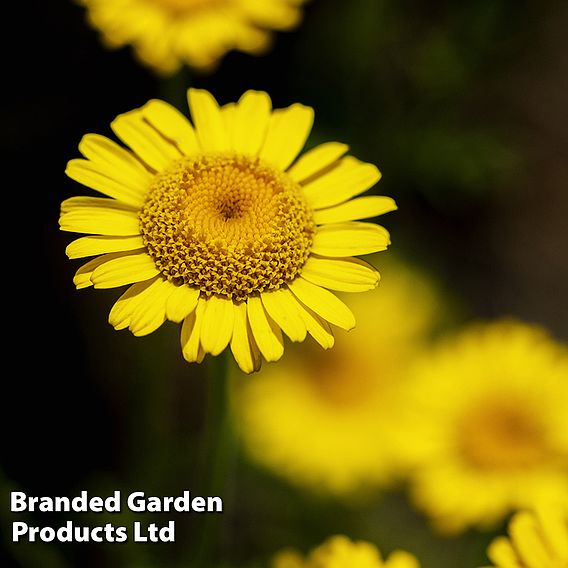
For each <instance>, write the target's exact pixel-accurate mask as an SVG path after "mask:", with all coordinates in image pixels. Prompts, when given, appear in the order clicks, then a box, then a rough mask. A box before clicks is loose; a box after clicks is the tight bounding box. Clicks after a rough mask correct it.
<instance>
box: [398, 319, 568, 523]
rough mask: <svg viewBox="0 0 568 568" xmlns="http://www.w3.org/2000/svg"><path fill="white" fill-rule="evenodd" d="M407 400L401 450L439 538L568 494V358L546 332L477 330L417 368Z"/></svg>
mask: <svg viewBox="0 0 568 568" xmlns="http://www.w3.org/2000/svg"><path fill="white" fill-rule="evenodd" d="M405 392H406V404H405V406H404V413H402V414H401V416H400V429H399V431H398V432H399V437H400V439H399V443H398V444H397V445H396V447H397V449H398V451H399V452H400V454H401V455H403V456H404V457H403V459H406V460H407V463H408V464H409V466H410V469H409V482H410V493H411V495H412V499H413V502H414V503H415V504H416V506H417V507H418V508H419V509H420V510H422V511H423V512H425V513H426V514H427V515H428V516H430V517H431V518H432V519H433V521H434V524H435V526H437V527H438V528H439V529H440V530H442V531H448V532H455V531H461V530H463V529H465V528H468V527H470V526H478V527H482V528H487V527H490V526H492V525H494V524H495V523H496V522H498V521H500V520H501V519H503V518H504V517H505V516H506V515H507V514H509V513H510V512H511V511H514V510H518V509H521V508H525V507H530V506H532V504H533V503H534V502H536V501H538V500H539V499H541V498H543V495H545V494H546V495H548V496H551V498H555V497H558V496H561V495H565V494H566V492H567V491H568V412H566V409H567V408H568V350H567V349H566V347H565V346H563V345H561V344H559V343H557V342H555V341H554V340H553V339H552V338H551V337H550V336H549V335H548V334H547V333H546V332H545V331H544V330H543V329H541V328H539V327H536V326H531V325H528V324H523V323H520V322H515V321H498V322H493V323H487V324H477V325H473V326H471V327H470V328H467V329H465V330H464V331H463V332H461V333H460V334H459V335H457V336H456V337H453V338H449V339H448V340H446V341H445V342H443V343H442V344H441V345H440V346H439V347H438V348H436V350H434V351H433V352H432V353H431V354H428V355H426V356H425V358H424V359H423V360H421V361H420V362H419V363H417V365H416V367H415V369H414V370H413V371H412V372H411V377H410V380H409V383H408V385H407V389H406V390H405Z"/></svg>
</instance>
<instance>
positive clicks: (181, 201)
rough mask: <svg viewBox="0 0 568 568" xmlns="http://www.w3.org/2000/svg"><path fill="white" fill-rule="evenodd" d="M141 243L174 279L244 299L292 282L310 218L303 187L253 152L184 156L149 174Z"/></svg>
mask: <svg viewBox="0 0 568 568" xmlns="http://www.w3.org/2000/svg"><path fill="white" fill-rule="evenodd" d="M140 228H141V232H142V237H143V239H144V243H145V245H146V247H147V249H148V253H149V255H150V256H151V257H152V259H153V260H154V262H155V263H156V266H157V267H158V269H159V270H160V271H161V272H162V274H163V275H164V276H165V277H166V278H167V279H168V280H171V281H174V282H176V283H182V282H183V283H185V284H188V285H189V286H193V287H197V288H199V289H200V290H201V291H202V292H204V293H205V294H207V295H209V296H210V295H213V294H220V295H222V296H226V297H228V298H231V299H234V300H238V301H241V300H245V299H246V298H248V297H249V296H251V295H252V294H255V293H259V292H264V291H268V290H276V289H278V288H280V287H282V286H283V285H284V284H285V283H286V282H290V281H291V280H293V279H294V278H295V277H296V276H297V275H298V273H299V272H300V270H301V268H302V266H303V265H304V263H305V262H306V260H307V259H308V256H309V253H310V249H311V246H312V239H313V235H314V231H315V224H314V221H313V216H312V212H311V210H310V208H309V207H308V205H307V203H306V201H305V199H304V196H303V192H302V189H301V188H300V186H299V185H298V184H297V183H295V182H294V181H293V180H292V179H291V178H290V177H288V176H287V175H286V174H284V173H282V172H279V171H277V170H275V169H274V168H272V167H270V166H269V165H267V164H265V163H264V162H263V161H261V160H260V159H258V158H248V157H243V156H237V155H224V154H223V155H214V156H199V157H192V158H183V159H181V160H179V161H177V162H175V163H174V164H173V166H172V167H171V168H170V169H169V170H167V171H165V172H162V173H160V174H158V175H156V177H155V178H154V181H153V183H152V185H151V187H150V191H149V194H148V197H147V199H146V202H145V203H144V205H143V207H142V210H141V211H140Z"/></svg>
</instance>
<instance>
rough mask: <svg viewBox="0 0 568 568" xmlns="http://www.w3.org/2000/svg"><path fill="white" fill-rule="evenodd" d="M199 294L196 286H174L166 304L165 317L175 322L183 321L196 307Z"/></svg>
mask: <svg viewBox="0 0 568 568" xmlns="http://www.w3.org/2000/svg"><path fill="white" fill-rule="evenodd" d="M200 294H201V292H200V291H199V289H198V288H191V287H190V286H187V284H182V285H181V286H176V287H175V288H174V290H173V292H172V293H171V295H170V297H169V298H168V302H167V304H166V316H167V318H168V319H169V320H171V321H175V322H176V323H179V322H181V321H183V320H184V319H185V318H186V317H187V316H188V315H189V314H190V313H191V312H192V311H193V310H195V308H196V307H197V301H198V300H199V295H200Z"/></svg>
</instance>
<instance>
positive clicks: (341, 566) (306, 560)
mask: <svg viewBox="0 0 568 568" xmlns="http://www.w3.org/2000/svg"><path fill="white" fill-rule="evenodd" d="M271 568H420V563H419V562H418V560H417V559H416V558H415V557H414V556H413V555H412V554H409V553H408V552H405V551H402V550H396V551H394V552H393V553H392V554H391V555H390V556H389V557H388V559H386V560H383V559H382V557H381V553H380V552H379V550H378V549H377V547H376V546H375V545H374V544H371V543H370V542H365V541H355V542H354V541H352V540H350V539H349V538H347V537H346V536H343V535H337V536H333V537H331V538H329V539H328V540H327V541H325V542H324V543H323V544H321V545H320V546H318V547H317V548H315V549H314V550H312V551H311V552H310V553H309V554H308V555H307V556H306V557H304V556H302V555H301V554H300V553H299V552H297V551H295V550H283V551H281V552H279V553H278V554H276V555H275V556H274V558H273V560H272V563H271Z"/></svg>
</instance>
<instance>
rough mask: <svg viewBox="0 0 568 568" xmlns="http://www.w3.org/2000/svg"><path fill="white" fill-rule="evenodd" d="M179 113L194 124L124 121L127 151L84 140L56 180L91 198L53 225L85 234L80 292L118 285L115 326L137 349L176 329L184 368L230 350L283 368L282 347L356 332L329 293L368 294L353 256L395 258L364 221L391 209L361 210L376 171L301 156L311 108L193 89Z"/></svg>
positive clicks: (170, 111)
mask: <svg viewBox="0 0 568 568" xmlns="http://www.w3.org/2000/svg"><path fill="white" fill-rule="evenodd" d="M188 105H189V109H190V112H191V117H192V121H191V122H190V120H189V119H188V118H186V117H185V115H184V114H182V113H181V112H180V111H179V110H178V109H176V108H174V107H173V106H171V105H169V104H168V103H166V102H164V101H160V100H156V99H153V100H151V101H149V102H148V103H146V104H145V105H143V106H142V107H140V108H137V109H134V110H131V111H129V112H126V113H123V114H120V115H119V116H117V117H116V118H115V119H114V120H113V121H112V124H111V127H112V130H113V132H114V133H115V135H116V136H117V138H118V139H119V140H120V141H121V142H122V144H119V143H117V142H115V141H113V140H110V139H109V138H106V137H104V136H101V135H98V134H86V135H85V136H84V137H83V138H82V140H81V142H80V144H79V150H80V152H81V154H82V155H83V158H79V159H77V158H75V159H72V160H70V161H69V164H68V166H67V169H66V173H67V175H68V176H69V177H70V178H71V179H73V180H75V181H77V182H79V183H81V184H82V185H84V186H86V187H87V188H89V189H91V190H94V191H95V192H96V194H97V195H90V196H78V197H71V198H69V199H66V200H65V201H64V202H63V203H62V205H61V216H60V228H61V230H63V231H69V232H72V233H82V234H83V235H84V236H81V237H79V238H77V239H76V240H74V241H72V242H71V243H70V244H69V245H68V247H67V250H66V252H67V255H68V256H69V258H74V259H87V262H86V263H85V264H83V265H82V266H81V267H80V268H79V269H78V270H77V272H76V274H75V277H74V283H75V285H76V286H77V288H86V287H90V286H93V287H94V288H115V287H121V286H129V288H128V289H127V290H126V291H125V292H124V293H123V295H122V296H121V297H120V298H119V300H118V301H117V302H116V304H115V305H114V307H113V308H112V310H111V312H110V317H109V321H110V323H111V324H112V325H113V326H114V327H115V328H116V329H126V328H128V329H130V331H131V332H132V333H134V334H135V335H146V334H148V333H151V332H152V331H155V330H156V329H158V328H159V327H160V325H161V324H162V323H164V322H165V321H167V320H170V321H173V322H176V323H181V324H182V329H181V347H182V353H183V356H184V358H185V359H186V360H188V361H192V362H200V361H202V360H203V358H204V357H205V355H206V354H211V355H213V356H216V355H219V354H220V353H221V352H223V351H224V350H225V349H230V350H231V351H232V353H233V355H234V357H235V360H236V361H237V363H238V365H239V366H240V368H241V369H242V370H243V371H245V372H247V373H250V372H253V371H255V370H258V368H259V367H260V364H261V360H262V358H264V359H265V360H267V361H277V360H278V359H279V358H280V357H281V356H282V354H283V352H284V339H283V336H284V335H286V336H287V337H288V338H289V339H290V340H292V341H303V340H304V339H305V338H306V336H307V335H310V336H312V337H313V338H314V339H315V340H316V341H317V342H318V343H319V344H320V345H321V346H322V347H323V348H325V349H327V348H330V347H331V346H332V345H333V343H334V336H333V328H334V327H339V328H343V329H346V330H349V329H351V328H353V327H354V325H355V318H354V316H353V314H352V313H351V311H350V309H349V308H348V307H347V306H346V305H345V303H344V302H343V301H342V300H340V299H339V298H338V297H337V296H336V295H335V294H334V293H333V292H332V291H338V292H362V291H367V290H371V289H373V288H375V287H376V286H377V285H378V282H379V273H378V272H377V271H376V269H375V268H374V267H372V266H371V265H370V264H368V263H367V262H365V261H363V260H361V259H358V258H356V256H358V255H365V254H370V253H375V252H378V251H381V250H385V249H386V248H387V247H388V245H389V244H390V237H389V233H388V232H387V230H386V229H384V228H383V227H380V226H379V225H376V224H374V223H372V222H370V221H369V219H372V218H374V217H376V216H377V215H380V214H383V213H386V212H389V211H393V210H395V209H396V204H395V203H394V201H393V200H392V199H391V198H388V197H384V196H365V197H358V196H359V195H360V194H361V193H363V192H365V191H367V190H369V189H370V188H371V187H372V186H373V185H374V184H376V182H377V181H378V180H379V179H380V177H381V174H380V172H379V171H378V169H377V168H376V167H375V166H374V165H372V164H367V163H364V162H361V161H359V160H357V159H356V158H354V157H352V156H349V155H346V154H347V151H348V147H347V146H346V145H345V144H341V143H338V142H327V143H324V144H321V145H319V146H316V147H315V148H313V149H311V150H309V151H307V152H305V153H304V154H303V155H302V156H300V154H301V152H302V149H303V147H304V146H305V144H306V141H307V139H308V137H309V134H310V131H311V129H312V125H313V121H314V111H313V109H312V108H310V107H308V106H305V105H302V104H299V103H296V104H293V105H291V106H289V107H287V108H283V109H275V110H273V109H272V102H271V99H270V97H269V95H268V94H267V93H264V92H260V91H252V90H251V91H247V92H246V93H244V94H243V95H242V97H241V98H240V99H239V100H238V101H237V102H236V103H229V104H226V105H223V106H221V105H220V104H219V103H218V102H217V101H216V100H215V98H214V97H213V95H211V93H209V92H207V91H204V90H201V89H189V91H188ZM89 257H90V260H89Z"/></svg>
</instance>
